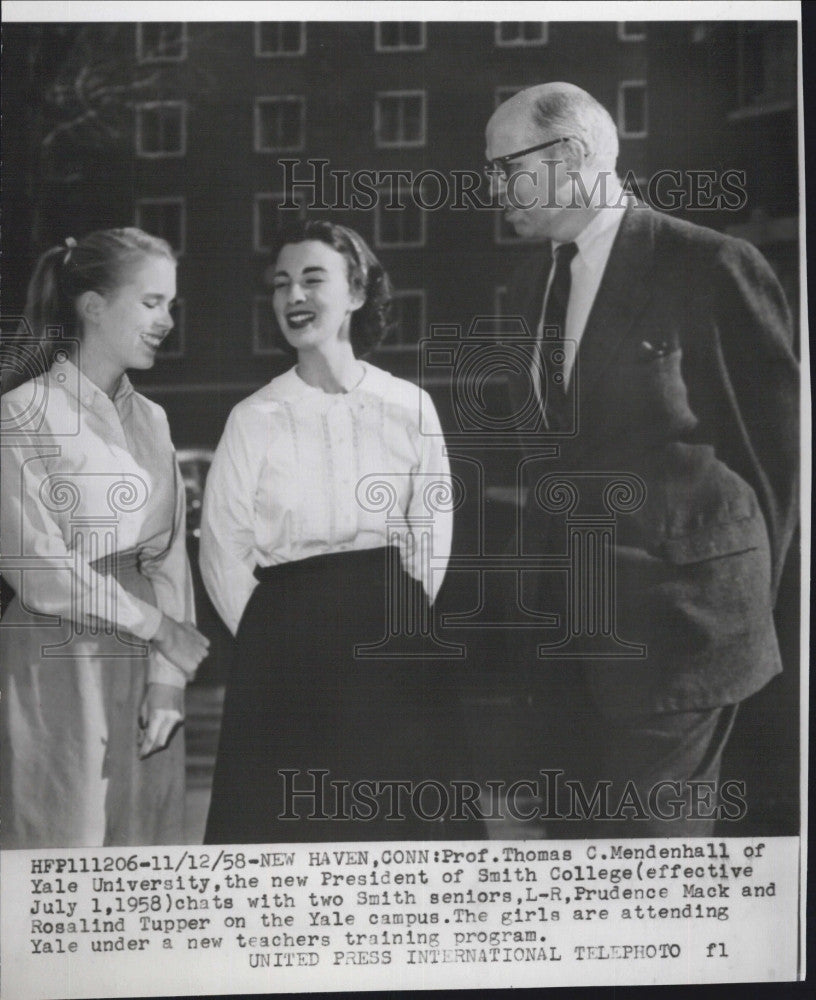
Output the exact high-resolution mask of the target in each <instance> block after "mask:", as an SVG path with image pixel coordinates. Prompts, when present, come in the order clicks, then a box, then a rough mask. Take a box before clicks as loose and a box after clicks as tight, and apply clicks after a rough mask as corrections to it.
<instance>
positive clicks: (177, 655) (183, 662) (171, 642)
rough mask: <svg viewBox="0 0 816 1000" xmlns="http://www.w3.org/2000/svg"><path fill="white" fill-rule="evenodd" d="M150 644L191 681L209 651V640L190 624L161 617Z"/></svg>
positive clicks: (164, 616) (165, 616)
mask: <svg viewBox="0 0 816 1000" xmlns="http://www.w3.org/2000/svg"><path fill="white" fill-rule="evenodd" d="M151 642H152V643H153V645H154V646H155V647H156V649H158V651H159V652H160V653H161V654H162V655H163V656H166V657H167V659H168V660H170V662H171V663H173V664H175V665H176V666H177V667H178V668H179V670H181V671H183V673H184V674H185V676H186V677H187V679H188V680H192V678H193V677H194V676H195V672H196V670H197V669H198V665H199V663H201V661H202V660H203V659H204V657H205V656H206V655H207V653H208V652H209V649H210V640H209V639H208V638H207V637H206V636H205V635H202V634H201V633H200V632H199V631H198V629H197V628H196V627H195V625H194V624H193V623H192V622H177V621H176V620H175V618H169V617H168V616H167V615H162V620H161V625H159V630H158V632H157V633H156V634H155V635H154V636H153V638H152V640H151Z"/></svg>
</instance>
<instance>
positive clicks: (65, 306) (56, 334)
mask: <svg viewBox="0 0 816 1000" xmlns="http://www.w3.org/2000/svg"><path fill="white" fill-rule="evenodd" d="M148 257H166V258H167V259H168V260H171V261H173V262H174V263H175V260H176V256H175V254H174V253H173V250H172V248H171V247H170V244H169V243H167V242H166V241H165V240H163V239H160V238H159V237H157V236H151V235H150V234H149V233H145V232H143V231H142V230H141V229H136V228H135V227H133V226H131V227H127V228H124V229H101V230H99V231H97V232H94V233H89V234H88V235H87V236H85V237H83V239H81V240H78V241H77V240H73V239H70V238H69V239H67V240H66V241H65V242H64V243H63V244H61V245H60V246H54V247H51V249H50V250H46V251H45V253H44V254H43V255H42V256H41V257H40V259H39V260H38V261H37V264H36V266H35V268H34V273H33V274H32V276H31V280H30V281H29V284H28V293H27V295H26V304H25V312H24V317H25V320H24V323H23V324H22V326H21V328H20V329H19V330H18V336H17V340H16V341H15V342H12V343H11V344H10V345H8V346H9V349H8V350H4V352H3V353H4V355H5V357H4V359H3V360H4V367H5V369H6V370H5V371H4V373H3V389H4V391H5V390H8V389H9V388H10V387H11V385H10V384H9V383H10V382H13V383H15V384H19V383H20V382H23V381H26V380H27V379H29V378H33V377H34V376H36V375H39V374H42V372H43V371H45V370H47V369H48V368H49V367H50V366H51V361H52V360H53V356H54V354H55V352H56V351H57V350H58V349H59V348H60V347H62V348H64V347H65V342H66V340H72V339H80V338H81V336H82V330H81V328H80V324H79V321H78V317H77V312H76V300H77V299H78V298H79V296H80V295H82V294H83V292H89V291H94V292H99V293H100V294H102V295H104V294H107V293H109V292H112V291H114V290H115V289H116V288H118V287H119V286H120V285H122V284H124V283H125V282H126V280H127V275H128V272H129V271H131V270H132V269H133V268H134V267H136V266H137V265H138V264H139V263H141V262H142V261H143V260H145V258H148ZM32 337H33V340H34V345H32V343H31V340H32ZM15 348H17V350H16V351H15ZM34 348H36V349H34ZM15 354H16V357H15Z"/></svg>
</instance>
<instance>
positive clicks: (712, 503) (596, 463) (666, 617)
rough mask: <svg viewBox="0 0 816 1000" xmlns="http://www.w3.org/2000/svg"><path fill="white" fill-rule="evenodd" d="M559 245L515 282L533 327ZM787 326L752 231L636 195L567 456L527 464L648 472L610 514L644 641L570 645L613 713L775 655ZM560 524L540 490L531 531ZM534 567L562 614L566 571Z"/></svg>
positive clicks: (784, 482)
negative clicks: (625, 650)
mask: <svg viewBox="0 0 816 1000" xmlns="http://www.w3.org/2000/svg"><path fill="white" fill-rule="evenodd" d="M549 261H550V249H549V247H544V248H543V249H542V251H541V252H539V253H536V254H535V255H533V256H531V257H530V258H529V259H528V260H526V261H525V262H524V263H523V264H522V266H521V267H520V268H519V269H518V271H517V272H516V274H515V276H514V279H513V282H512V284H511V287H510V304H511V307H512V311H514V312H515V311H516V310H518V312H519V313H520V314H522V315H523V317H524V319H525V320H526V323H527V326H528V327H529V330H530V331H531V333H532V335H533V336H534V335H535V330H536V327H537V324H538V321H539V316H540V311H541V303H542V299H543V294H544V287H545V282H546V278H547V273H548V270H549ZM791 339H792V338H791V322H790V314H789V310H788V307H787V304H786V301H785V298H784V295H783V293H782V290H781V288H780V286H779V284H778V282H777V280H776V278H775V277H774V275H773V273H772V271H771V269H770V267H769V266H768V264H767V263H766V261H765V260H764V258H763V257H762V256H761V254H760V253H758V252H757V250H756V249H754V247H752V246H751V245H750V244H748V243H746V242H744V241H742V240H736V239H733V238H730V237H726V236H723V235H721V234H719V233H716V232H714V231H713V230H709V229H705V228H702V227H700V226H695V225H692V224H690V223H687V222H683V221H679V220H676V219H673V218H671V217H669V216H667V215H663V214H660V213H657V212H654V211H652V210H651V209H649V208H647V207H645V206H643V205H632V206H630V207H629V208H628V209H627V210H626V214H625V216H624V219H623V221H622V223H621V227H620V230H619V232H618V235H617V237H616V241H615V244H614V246H613V248H612V253H611V256H610V259H609V262H608V264H607V267H606V271H605V273H604V276H603V280H602V283H601V286H600V289H599V291H598V295H597V297H596V300H595V303H594V305H593V308H592V311H591V314H590V316H589V319H588V321H587V325H586V328H585V331H584V334H583V337H582V340H581V343H580V348H579V351H578V356H577V361H576V367H575V370H574V371H575V373H574V375H573V379H572V391H573V393H574V396H575V404H576V409H575V415H576V418H577V423H576V426H575V433H574V435H573V436H570V437H566V438H564V439H563V440H561V447H560V455H559V457H558V458H557V459H548V460H544V461H540V462H535V461H534V462H532V463H531V466H530V473H531V475H530V478H531V480H533V479H536V478H539V479H540V478H541V477H542V476H544V475H548V474H552V473H554V472H557V473H563V474H564V475H565V476H567V478H568V477H569V475H570V474H576V473H585V472H588V471H594V472H627V473H634V474H635V475H636V476H638V477H640V479H641V480H642V482H643V483H644V484H645V487H646V496H645V501H644V503H643V504H642V505H641V506H640V507H639V508H638V509H637V510H635V511H633V512H632V513H630V514H618V515H617V520H616V547H615V569H616V586H617V590H616V596H615V608H616V616H617V632H618V635H619V636H620V637H621V638H622V639H624V640H629V641H632V642H637V643H642V644H645V645H646V648H647V655H646V657H645V658H644V659H640V660H637V659H624V660H613V659H609V658H606V657H604V656H601V657H593V656H592V649H591V648H588V649H587V657H588V659H584V660H583V661H580V660H579V661H575V666H579V664H580V666H582V667H583V669H584V671H585V676H586V678H587V680H588V683H589V686H590V690H591V692H592V695H593V696H594V699H595V701H596V704H597V706H598V708H599V709H600V711H601V712H602V713H604V714H606V715H608V716H611V717H616V718H621V717H625V716H627V715H629V714H631V713H638V712H662V711H674V710H691V709H703V708H711V707H714V706H719V705H725V704H732V703H735V702H738V701H740V700H742V699H743V698H745V697H747V696H748V695H750V694H752V693H753V692H755V691H757V690H758V689H759V688H761V687H762V686H763V685H764V684H765V683H767V681H768V680H769V679H770V678H771V677H772V676H773V675H774V674H776V673H777V672H778V671H779V670H780V669H781V664H780V657H779V649H778V644H777V638H776V634H775V630H774V624H773V617H772V612H773V605H774V595H775V593H776V588H777V585H778V582H779V577H780V574H781V570H782V565H783V561H784V558H785V554H786V551H787V549H788V546H789V543H790V540H791V536H792V533H793V529H794V526H795V514H796V501H797V468H798V459H799V447H798V423H799V420H798V414H799V411H798V407H799V401H798V378H797V366H796V362H795V360H794V357H793V354H792V351H791ZM510 392H511V396H512V395H513V394H515V395H516V404H517V405H519V406H520V405H521V401H522V399H523V397H525V396H528V394H529V384H528V383H527V382H526V380H524V379H521V378H519V379H517V380H513V381H512V382H511V385H510ZM543 440H546V435H544V436H543V437H542V441H543ZM534 445H535V442H534V443H533V447H532V449H531V451H532V452H533V453H534V452H535V450H536V449H535V446H534ZM579 480H580V477H578V479H577V480H576V482H578V481H579ZM565 532H566V523H565V520H564V517H562V516H557V515H556V516H554V515H553V514H551V513H547V512H546V511H544V510H542V508H541V505H540V504H539V503H538V502H537V501H536V499H535V494H534V492H531V494H530V497H529V499H528V503H527V507H526V510H525V515H524V518H523V535H524V541H523V544H524V545H525V546H526V547H527V548H530V547H531V546H532V547H534V548H536V549H538V550H539V551H542V552H545V553H548V552H549V553H552V552H559V551H561V552H563V551H565V546H566V543H565V537H566V535H565ZM538 580H539V585H540V590H539V593H538V595H537V600H538V603H539V605H540V606H541V607H542V609H543V610H549V611H553V612H557V613H558V612H560V613H561V615H562V622H563V621H565V620H566V619H565V617H563V616H564V615H565V587H564V583H563V579H562V578H560V577H559V575H558V574H553V573H548V572H544V573H542V574H540V576H539V578H538ZM580 666H579V669H580ZM538 668H539V669H540V670H542V671H545V670H546V669H547V661H546V660H545V661H539V662H538Z"/></svg>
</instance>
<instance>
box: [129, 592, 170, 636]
mask: <svg viewBox="0 0 816 1000" xmlns="http://www.w3.org/2000/svg"><path fill="white" fill-rule="evenodd" d="M143 609H144V610H143V611H142V616H141V621H139V622H136V624H135V625H134V626H133V627H131V628H130V629H129V630H128V631H130V632H132V633H133V634H134V635H135V636H137V637H138V638H139V639H144V641H145V642H150V640H151V639H153V638H154V637H155V635H156V633H157V632H158V631H159V626H160V625H161V623H162V618H163V617H164V615H163V612H162V611H160V610H159V608H156V607H154V606H153V605H152V604H147V603H146V602H145V603H144V604H143Z"/></svg>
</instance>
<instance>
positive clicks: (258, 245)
mask: <svg viewBox="0 0 816 1000" xmlns="http://www.w3.org/2000/svg"><path fill="white" fill-rule="evenodd" d="M286 197H287V193H286V191H256V192H255V195H254V197H253V199H252V249H253V252H254V253H269V252H270V251H271V250H272V247H271V246H267V245H266V244H264V243H262V242H261V208H260V207H261V203H262V202H270V201H271V202H281V201H284V200H285V199H286ZM291 198H292V200H293V201H296V202H297V204H298V209H297V219H298V220H299V221H301V222H302V221H303V220H305V218H306V200H305V197H304V195H303V194H302V193H301V192H296V193H293V194H292V195H291ZM286 211H287V213H289V214H290V215H291V216H292V218H295V214H296V213H295V210H294V209H286Z"/></svg>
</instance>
